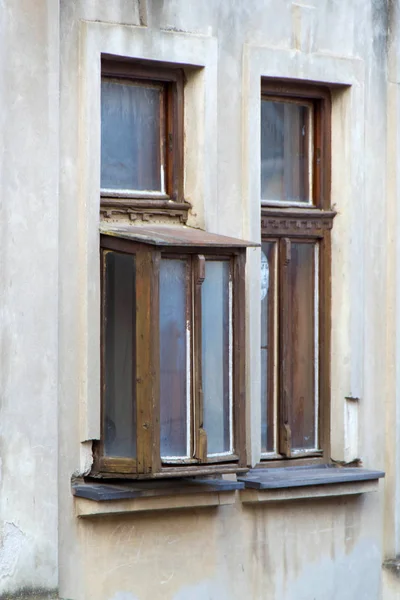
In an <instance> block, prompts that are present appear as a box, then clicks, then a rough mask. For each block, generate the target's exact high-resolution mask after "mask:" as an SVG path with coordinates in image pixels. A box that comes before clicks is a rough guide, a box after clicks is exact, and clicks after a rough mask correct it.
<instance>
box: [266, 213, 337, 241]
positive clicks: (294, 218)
mask: <svg viewBox="0 0 400 600" xmlns="http://www.w3.org/2000/svg"><path fill="white" fill-rule="evenodd" d="M335 214H336V213H335V212H332V211H304V212H303V211H302V212H300V211H292V212H286V211H283V209H282V210H281V211H278V210H270V209H266V208H263V209H262V210H261V235H262V236H263V237H264V236H269V235H278V236H286V235H290V236H292V235H298V236H317V237H323V235H324V233H325V232H326V231H329V230H330V229H332V226H333V219H334V217H335Z"/></svg>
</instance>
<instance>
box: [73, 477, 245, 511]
mask: <svg viewBox="0 0 400 600" xmlns="http://www.w3.org/2000/svg"><path fill="white" fill-rule="evenodd" d="M243 488H244V484H243V483H240V482H237V481H228V480H224V479H175V480H161V481H160V480H152V481H138V482H134V483H132V482H130V483H118V484H117V483H97V482H90V483H88V482H84V481H81V482H75V483H74V484H73V485H72V493H73V495H74V497H75V511H76V515H77V516H78V517H80V518H85V517H99V516H105V515H114V514H127V513H136V512H142V511H152V510H171V509H177V508H179V509H182V508H200V507H213V506H214V507H217V506H222V505H225V504H233V503H234V502H235V493H236V490H240V489H243Z"/></svg>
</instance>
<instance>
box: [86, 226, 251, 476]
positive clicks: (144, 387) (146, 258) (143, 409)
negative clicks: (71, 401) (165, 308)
mask: <svg viewBox="0 0 400 600" xmlns="http://www.w3.org/2000/svg"><path fill="white" fill-rule="evenodd" d="M104 250H111V251H117V252H122V253H128V254H134V255H135V257H136V273H137V278H136V310H137V320H136V381H137V383H136V423H137V424H136V429H137V441H136V447H137V458H136V460H134V459H129V458H112V457H106V456H104V445H103V440H104V414H105V413H104V402H105V395H104V343H103V337H104V333H103V327H104V326H103V316H102V351H101V371H102V385H101V389H102V402H101V414H102V418H101V422H102V433H101V440H100V441H98V442H95V443H94V457H95V458H94V465H93V470H92V473H91V475H92V476H97V477H99V476H101V477H109V478H119V477H121V478H132V479H140V478H142V479H143V478H149V477H175V476H184V475H192V476H193V475H204V474H212V473H229V472H238V471H241V470H245V469H246V448H245V358H244V349H245V317H244V315H245V304H244V302H245V257H246V251H245V249H244V248H226V247H221V248H204V247H203V248H198V247H196V246H193V247H192V246H190V247H187V246H185V247H184V248H182V247H180V248H179V247H168V248H163V249H162V250H160V248H158V247H156V246H153V245H150V244H142V243H140V242H136V241H129V240H126V239H120V238H116V237H112V236H107V235H101V255H102V256H103V251H104ZM182 255H185V256H192V260H193V262H194V268H195V273H194V278H193V280H194V287H193V292H192V293H193V294H194V295H195V296H196V295H197V302H196V301H195V302H194V306H195V313H194V314H193V329H194V330H195V331H196V333H195V334H194V336H193V337H194V344H193V347H194V356H193V359H192V364H193V367H192V369H193V373H194V377H193V378H192V380H193V381H196V383H195V388H194V389H193V392H194V393H192V396H193V398H192V405H193V406H192V410H193V414H194V416H195V418H194V419H192V423H195V425H194V430H193V432H192V434H193V440H194V443H195V445H196V453H195V454H196V456H195V458H194V459H190V460H185V459H183V460H181V461H175V460H174V461H173V462H168V463H166V462H165V463H164V462H162V461H161V457H160V420H159V414H160V404H159V402H160V393H159V385H160V383H159V379H160V378H159V290H158V286H159V283H158V282H159V265H160V259H161V256H168V257H179V256H182ZM205 258H208V259H218V258H220V259H224V260H229V261H230V262H231V274H232V282H233V286H232V292H233V307H232V310H233V315H232V316H233V323H232V325H233V356H232V359H233V438H234V439H233V454H232V455H228V456H225V455H220V456H218V457H209V458H208V457H207V448H206V433H205V432H204V430H203V427H202V425H203V423H202V416H201V415H202V397H201V339H200V337H199V335H200V332H201V321H200V316H199V315H200V314H201V304H200V303H201V283H202V281H201V280H202V279H204V259H205ZM103 270H104V266H103V259H102V271H101V272H102V273H103ZM102 280H103V277H102ZM102 289H103V291H102V306H103V303H104V286H103V284H102ZM102 314H103V309H102Z"/></svg>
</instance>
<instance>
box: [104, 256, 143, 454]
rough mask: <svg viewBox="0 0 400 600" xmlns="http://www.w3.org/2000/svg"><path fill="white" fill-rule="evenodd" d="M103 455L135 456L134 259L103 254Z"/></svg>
mask: <svg viewBox="0 0 400 600" xmlns="http://www.w3.org/2000/svg"><path fill="white" fill-rule="evenodd" d="M104 291H105V306H104V318H105V325H104V344H105V350H104V362H105V369H104V377H105V423H104V452H105V455H106V456H118V457H131V458H133V457H135V456H136V384H135V380H136V372H135V371H134V369H135V367H134V365H135V350H136V319H135V314H136V310H135V295H136V294H135V258H134V257H133V256H130V255H128V254H118V253H116V252H107V253H105V290H104Z"/></svg>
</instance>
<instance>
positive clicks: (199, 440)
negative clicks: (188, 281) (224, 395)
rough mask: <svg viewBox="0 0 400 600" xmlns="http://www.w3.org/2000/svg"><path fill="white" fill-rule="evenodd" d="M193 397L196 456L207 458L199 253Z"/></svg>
mask: <svg viewBox="0 0 400 600" xmlns="http://www.w3.org/2000/svg"><path fill="white" fill-rule="evenodd" d="M193 263H194V265H193V267H194V268H193V319H194V323H193V371H194V376H193V399H194V418H193V429H194V457H195V458H197V459H198V460H200V461H202V462H205V461H206V460H207V433H206V431H205V429H204V428H203V419H204V396H203V384H202V360H201V356H202V319H201V314H202V309H201V286H202V284H203V281H204V279H205V258H204V256H203V255H197V256H195V257H194V258H193Z"/></svg>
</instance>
